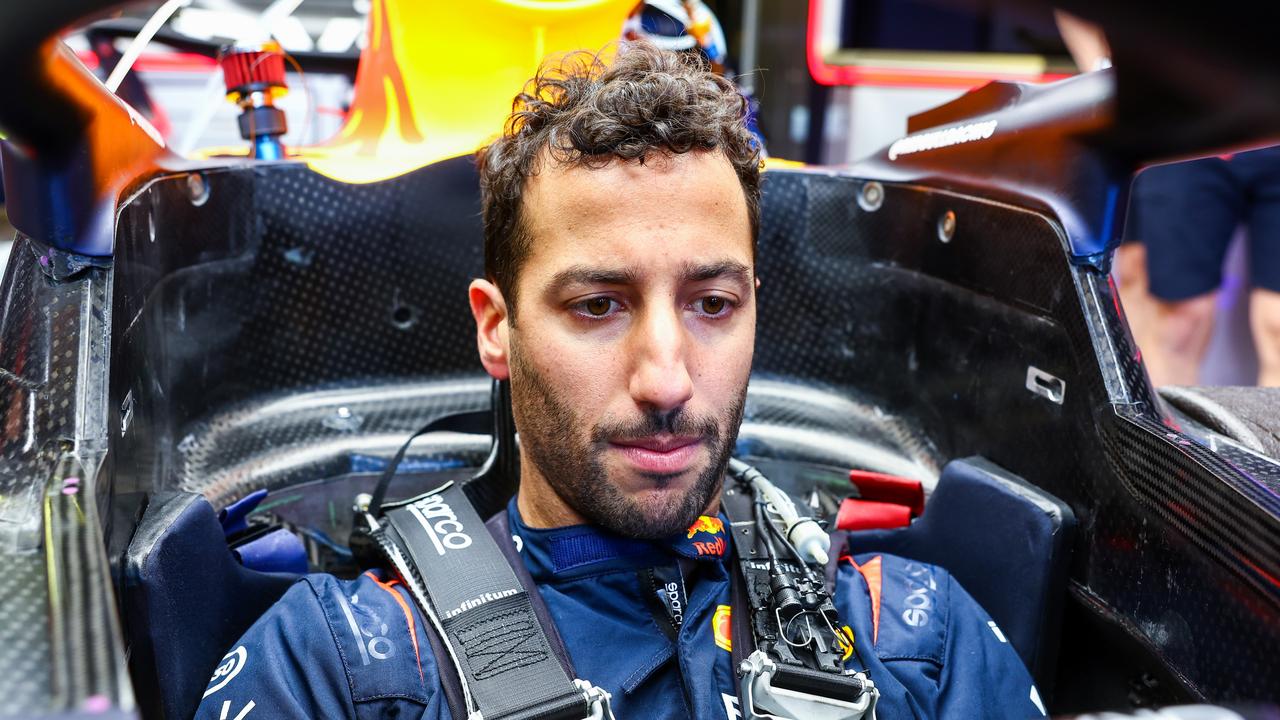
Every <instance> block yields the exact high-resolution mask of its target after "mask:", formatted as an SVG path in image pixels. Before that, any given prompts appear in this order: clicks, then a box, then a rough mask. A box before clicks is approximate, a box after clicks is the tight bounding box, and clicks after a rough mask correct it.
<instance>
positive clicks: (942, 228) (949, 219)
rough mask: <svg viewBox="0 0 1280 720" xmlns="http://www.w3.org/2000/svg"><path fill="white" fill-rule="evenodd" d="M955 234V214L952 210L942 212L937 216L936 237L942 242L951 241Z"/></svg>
mask: <svg viewBox="0 0 1280 720" xmlns="http://www.w3.org/2000/svg"><path fill="white" fill-rule="evenodd" d="M955 234H956V214H955V212H954V211H952V210H948V211H946V212H945V213H943V215H942V217H940V218H938V239H939V240H941V241H942V242H944V243H949V242H951V238H953V237H955Z"/></svg>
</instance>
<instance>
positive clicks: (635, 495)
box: [196, 43, 1044, 720]
mask: <svg viewBox="0 0 1280 720" xmlns="http://www.w3.org/2000/svg"><path fill="white" fill-rule="evenodd" d="M744 116H745V106H744V103H743V101H742V98H741V97H740V96H739V95H738V94H737V93H736V92H735V91H734V89H733V86H732V84H731V83H729V82H728V81H726V80H724V79H723V78H720V77H717V76H715V75H714V74H711V73H709V72H706V71H705V69H704V68H703V67H701V66H699V65H698V64H697V63H696V61H694V60H691V59H689V58H682V57H680V56H678V55H675V54H671V53H665V52H662V51H659V50H657V49H655V48H653V47H651V46H648V45H645V44H643V43H641V44H636V45H630V46H624V48H623V49H622V50H621V51H620V52H619V54H618V56H617V57H616V58H615V60H614V62H613V63H612V65H610V66H608V67H606V66H605V65H604V64H603V63H601V62H600V61H599V60H597V59H596V58H594V57H591V56H586V55H577V56H571V57H570V58H568V59H566V60H564V61H562V63H561V64H560V65H558V66H555V67H548V68H544V70H543V71H542V72H540V73H539V75H538V76H537V77H535V78H534V80H533V81H531V83H530V85H529V86H528V87H526V89H525V92H524V93H522V94H521V95H520V96H518V97H517V99H516V104H515V111H514V113H513V115H512V117H511V119H510V121H509V122H508V124H507V128H506V132H505V133H504V134H503V136H502V137H501V138H499V139H498V140H496V141H495V142H494V143H493V144H491V145H490V146H489V147H488V148H486V149H485V150H483V151H482V152H481V155H480V163H479V165H480V173H481V189H482V193H483V206H484V223H485V265H486V268H485V271H486V278H485V279H484V280H476V281H475V282H473V283H472V285H471V288H470V293H469V294H470V302H471V308H472V312H473V315H474V316H475V319H476V326H477V343H478V347H479V352H480V359H481V362H482V363H483V365H484V367H485V369H486V370H487V371H488V372H489V373H490V374H491V375H493V376H494V377H497V378H499V379H509V380H510V384H511V392H512V409H513V412H514V415H515V419H516V426H517V428H518V430H519V433H520V440H521V444H520V453H521V483H520V490H519V492H518V493H517V495H516V497H514V498H513V499H512V500H511V502H510V504H509V506H508V508H507V511H506V514H505V518H501V517H500V518H495V520H493V521H490V530H491V532H495V534H499V533H501V534H505V532H504V531H498V530H496V529H495V528H497V527H500V524H499V522H498V521H499V520H501V519H505V520H506V526H507V527H509V531H510V534H511V540H512V541H513V542H514V543H515V547H516V549H517V550H518V551H519V555H520V558H521V559H522V560H523V562H524V565H525V566H526V567H527V569H528V571H529V574H530V576H531V578H532V580H533V581H534V582H535V583H536V584H537V588H538V590H539V595H540V596H541V598H542V600H543V601H544V602H545V604H546V606H547V609H548V611H549V614H550V616H551V618H552V619H553V620H554V622H555V625H556V629H557V630H558V631H559V635H560V637H561V638H562V640H563V642H564V645H565V648H566V650H567V653H568V655H569V657H570V659H571V660H572V663H573V666H574V668H575V671H576V673H577V675H578V677H580V678H583V679H585V680H588V681H590V682H591V683H594V684H595V685H597V686H599V687H601V688H603V689H604V690H606V691H608V692H609V693H610V694H611V695H612V707H613V711H614V714H615V715H616V716H617V717H618V718H620V719H621V720H632V719H637V718H646V719H647V718H707V719H710V718H715V719H716V720H721V719H724V718H737V717H742V715H743V713H742V712H741V710H740V708H739V707H738V698H737V680H736V677H735V673H734V668H733V661H732V655H731V653H730V647H731V646H730V643H731V634H730V632H729V627H730V624H731V623H733V622H738V621H739V619H738V618H735V617H732V614H731V612H730V606H731V602H730V588H729V586H730V582H729V581H730V573H731V572H734V571H735V569H734V566H733V564H732V561H731V554H732V549H731V543H730V541H729V538H728V537H727V536H726V533H725V522H724V520H723V517H722V516H720V515H719V510H718V509H719V497H720V490H721V487H722V484H723V482H724V477H725V471H726V466H727V462H728V458H729V454H730V452H731V450H732V449H733V446H734V442H735V440H736V436H737V431H738V426H739V424H740V423H741V420H742V414H743V406H744V401H745V397H746V387H747V379H748V376H749V374H750V368H751V357H752V349H753V345H754V340H755V298H756V289H757V287H758V285H759V281H758V280H757V278H756V276H755V234H756V229H757V227H758V219H759V197H760V187H759V182H760V176H759V160H758V153H757V151H756V148H755V146H754V144H753V142H752V140H751V137H750V135H749V134H748V133H747V131H746V129H745V127H744V122H743V121H744ZM517 301H518V304H519V313H518V314H517V311H516V306H517ZM499 539H500V540H502V541H505V540H506V538H499ZM839 550H840V548H833V549H832V551H833V552H837V553H838V552H839ZM833 597H834V598H835V602H836V605H837V608H838V610H839V613H840V616H841V618H842V620H843V621H844V622H845V623H847V624H848V625H849V626H850V627H851V628H852V629H853V631H854V638H855V643H856V646H857V649H858V655H859V656H860V658H861V660H862V662H864V663H865V665H866V670H867V671H868V672H869V675H870V677H871V679H872V681H873V682H874V683H875V684H876V687H877V688H878V689H879V692H880V700H879V705H878V707H877V716H878V717H880V718H885V719H888V718H907V717H915V718H934V717H955V718H999V717H1008V718H1026V717H1039V716H1042V715H1043V714H1044V711H1043V707H1042V706H1041V703H1040V699H1039V696H1038V694H1037V692H1036V689H1035V687H1034V685H1033V683H1032V680H1031V677H1030V675H1029V674H1028V672H1027V670H1026V668H1025V667H1024V666H1023V664H1022V662H1021V661H1020V660H1019V658H1018V656H1017V654H1016V653H1015V652H1014V650H1013V648H1012V647H1011V646H1010V645H1009V644H1008V643H1007V642H1006V641H1005V638H1004V636H1003V635H1002V634H1001V633H1000V631H999V629H998V628H997V627H996V626H995V624H994V623H992V622H991V621H990V619H989V618H988V616H987V615H986V614H985V613H984V612H983V611H982V609H981V608H980V607H978V606H977V604H976V603H975V602H974V601H973V600H972V599H971V598H970V597H969V596H968V594H966V593H965V591H964V590H963V589H962V588H961V587H960V586H959V585H958V584H957V583H956V582H955V581H954V580H952V579H951V577H950V576H949V575H948V574H947V573H946V572H945V571H944V570H942V569H940V568H938V567H934V566H930V565H926V564H923V563H916V562H912V561H908V560H904V559H901V558H897V557H892V556H888V555H874V556H860V557H857V558H847V557H846V558H841V560H840V562H839V563H838V570H837V572H836V581H835V588H834V592H833ZM656 598H661V602H659V603H655V602H654V600H655V599H656ZM483 601H484V599H483V598H478V599H477V602H483ZM433 642H435V640H434V638H433V636H432V635H430V634H429V633H428V632H427V631H426V629H425V628H424V618H423V615H422V614H421V613H420V611H419V610H418V608H417V607H416V606H415V604H414V600H413V599H412V598H411V596H410V594H409V593H408V592H407V591H406V590H405V588H404V587H403V586H402V585H401V584H400V583H399V582H398V581H397V580H395V579H394V577H393V576H392V575H390V574H387V573H383V572H377V571H371V572H368V573H366V574H364V575H362V576H360V577H358V578H357V579H355V580H350V581H343V580H338V579H336V578H334V577H331V576H326V575H312V576H308V577H307V578H305V579H304V580H302V581H300V582H299V583H298V584H296V585H295V586H294V587H293V588H292V589H291V590H290V591H289V592H288V593H286V594H285V596H284V597H283V598H282V599H281V600H280V602H279V603H277V604H276V605H275V606H274V607H273V608H272V609H271V610H270V611H269V612H268V613H267V614H266V615H264V616H263V617H262V618H260V619H259V620H258V622H257V623H255V624H254V625H253V627H252V628H250V629H249V631H248V632H247V633H246V634H245V635H244V637H243V638H242V639H241V640H240V641H239V642H238V643H236V645H235V646H234V647H232V648H231V649H230V651H229V652H228V653H227V655H226V657H224V659H223V661H222V662H221V664H220V665H219V666H218V668H217V670H216V671H215V672H214V675H213V677H212V679H211V680H210V683H209V686H208V688H207V689H206V691H205V693H204V697H203V699H202V702H201V705H200V708H199V710H198V711H197V714H196V717H198V718H217V719H219V720H256V719H257V718H260V717H261V718H268V717H270V718H276V717H298V718H302V717H325V718H334V717H353V718H354V717H359V718H372V717H402V716H403V717H423V718H449V717H450V711H449V705H448V702H447V700H446V693H445V690H444V685H443V684H442V681H441V676H440V671H441V668H442V662H441V660H440V658H439V657H437V654H436V652H434V651H433ZM445 665H446V667H447V661H445ZM859 669H861V668H859ZM525 691H528V689H522V688H520V687H512V688H511V692H513V693H520V692H525ZM453 720H463V719H462V718H454V719H453Z"/></svg>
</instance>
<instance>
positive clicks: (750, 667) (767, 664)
mask: <svg viewBox="0 0 1280 720" xmlns="http://www.w3.org/2000/svg"><path fill="white" fill-rule="evenodd" d="M777 671H778V666H777V664H776V663H774V662H773V661H772V660H770V659H769V656H768V655H766V654H765V652H764V651H763V650H756V651H755V652H753V653H751V655H749V656H748V657H747V659H746V660H743V661H742V664H741V665H739V666H738V674H739V675H740V676H741V680H740V682H741V687H740V690H739V693H738V697H739V698H741V702H742V717H743V720H768V718H783V719H784V720H875V718H876V700H878V699H879V698H880V691H879V690H877V689H876V686H875V683H873V682H871V679H870V678H869V677H867V674H866V673H857V675H855V677H857V678H858V679H859V680H861V681H862V683H863V692H862V694H861V695H859V696H858V699H857V700H856V701H854V702H845V701H843V700H835V699H832V698H824V697H819V696H817V695H810V694H808V693H803V692H796V691H795V690H787V689H784V688H776V687H773V684H772V682H773V676H774V673H776V672H777ZM757 709H759V710H760V711H761V712H763V713H766V714H761V713H760V712H757Z"/></svg>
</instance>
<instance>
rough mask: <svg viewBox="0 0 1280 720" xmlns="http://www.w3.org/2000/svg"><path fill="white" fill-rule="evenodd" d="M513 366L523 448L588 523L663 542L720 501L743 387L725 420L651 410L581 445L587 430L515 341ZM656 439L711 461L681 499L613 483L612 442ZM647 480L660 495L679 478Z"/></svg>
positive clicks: (594, 431)
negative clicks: (685, 443) (663, 437)
mask: <svg viewBox="0 0 1280 720" xmlns="http://www.w3.org/2000/svg"><path fill="white" fill-rule="evenodd" d="M511 364H512V374H511V397H512V403H513V405H514V406H515V407H517V408H520V409H521V411H520V412H519V414H518V417H519V420H520V421H521V422H519V423H518V429H519V431H520V447H521V449H522V450H523V452H525V453H527V454H528V458H529V460H530V461H531V462H532V463H533V464H534V465H535V466H536V467H537V468H538V471H539V472H540V473H542V476H543V477H544V478H546V481H547V484H548V485H549V486H550V487H551V489H552V490H553V491H555V493H556V495H558V496H560V499H561V500H563V501H564V502H565V504H567V505H568V506H569V507H571V508H573V510H575V511H576V512H577V513H578V514H579V515H581V516H583V517H584V518H586V519H587V520H588V521H590V522H592V523H594V524H596V525H599V526H600V527H603V528H605V529H606V530H609V531H611V532H613V533H616V534H618V535H622V536H624V537H634V538H644V539H659V538H665V537H668V536H670V535H674V534H675V533H677V532H681V531H684V530H686V529H687V528H688V527H689V526H690V525H692V524H693V521H694V520H696V519H697V518H698V516H699V515H701V514H702V513H704V512H705V511H706V509H707V507H708V506H710V505H711V501H712V499H713V498H714V497H715V496H716V495H718V494H719V492H720V487H721V484H722V482H723V480H724V472H725V468H726V467H727V466H728V464H729V455H730V453H732V451H733V447H734V444H735V443H736V442H737V438H738V428H739V426H740V425H741V424H742V413H743V406H744V404H745V401H746V395H747V388H746V385H745V384H744V385H743V387H742V391H741V392H740V393H739V394H738V396H737V397H736V398H734V401H733V404H732V405H730V407H729V408H728V409H727V410H726V412H725V417H723V418H719V419H717V418H715V417H710V416H695V415H691V414H689V413H688V412H686V411H685V409H684V408H676V409H674V410H670V411H666V412H658V411H652V412H648V413H646V414H645V415H644V418H643V419H641V420H637V421H635V422H617V423H608V422H606V423H602V424H600V425H596V426H595V427H592V428H591V434H590V437H589V438H588V439H586V440H583V439H582V438H581V430H582V428H583V423H582V421H581V419H580V418H579V417H578V415H577V413H575V412H574V410H573V408H571V407H570V406H569V405H568V404H567V403H565V402H564V401H563V400H562V399H561V398H559V397H557V396H556V395H555V393H554V391H553V390H552V388H551V386H550V385H549V384H548V383H546V382H544V381H543V378H542V376H541V375H540V374H539V373H538V371H537V370H535V369H534V368H533V367H532V366H531V365H530V364H528V363H525V362H524V361H523V358H522V357H521V356H520V354H519V352H517V351H516V348H515V343H514V342H513V343H512V347H511ZM658 433H668V434H671V435H678V436H682V437H697V438H700V439H701V440H702V442H703V444H704V445H705V447H706V448H707V454H708V456H709V457H710V462H708V463H707V466H706V467H705V468H703V469H702V471H701V472H700V473H699V474H698V477H697V478H696V479H695V480H694V482H693V483H692V484H691V485H690V486H689V487H688V488H687V489H686V490H685V491H684V493H683V494H681V495H679V496H676V497H673V498H666V497H661V496H659V497H656V498H655V497H650V498H646V499H648V500H650V502H640V501H639V500H637V499H636V498H634V497H630V496H628V495H626V494H625V493H623V492H622V491H621V490H619V489H618V486H617V484H615V483H614V482H613V481H611V480H610V479H609V477H608V471H607V469H606V468H605V463H604V454H605V453H606V452H607V451H608V448H609V443H610V441H611V440H613V439H618V438H639V437H645V436H651V435H655V434H658ZM649 477H650V478H651V479H652V482H653V484H654V487H655V489H661V488H663V487H664V486H665V484H666V483H671V482H678V480H677V479H676V478H674V477H663V476H661V475H652V476H649Z"/></svg>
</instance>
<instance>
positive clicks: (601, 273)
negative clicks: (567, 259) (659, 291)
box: [551, 265, 638, 288]
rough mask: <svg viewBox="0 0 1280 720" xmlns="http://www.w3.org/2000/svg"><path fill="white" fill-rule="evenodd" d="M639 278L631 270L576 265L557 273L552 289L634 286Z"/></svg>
mask: <svg viewBox="0 0 1280 720" xmlns="http://www.w3.org/2000/svg"><path fill="white" fill-rule="evenodd" d="M637 280H638V277H637V275H636V272H635V271H634V270H632V269H630V268H622V269H616V270H615V269H609V268H598V267H591V266H589V265H574V266H572V267H568V268H565V269H564V270H561V271H560V272H558V273H556V274H555V276H554V277H552V278H551V287H553V288H555V287H564V286H565V285H634V284H635V283H636V281H637Z"/></svg>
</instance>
